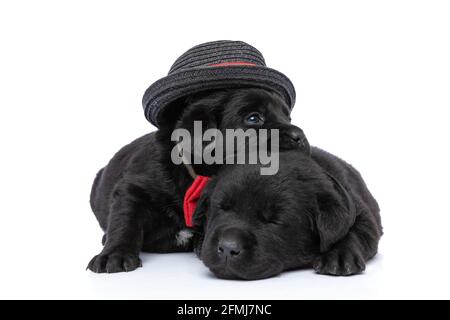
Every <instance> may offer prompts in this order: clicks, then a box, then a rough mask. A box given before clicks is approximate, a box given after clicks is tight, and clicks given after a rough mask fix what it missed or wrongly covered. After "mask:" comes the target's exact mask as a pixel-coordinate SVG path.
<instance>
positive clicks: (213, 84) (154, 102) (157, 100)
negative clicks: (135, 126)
mask: <svg viewBox="0 0 450 320" xmlns="http://www.w3.org/2000/svg"><path fill="white" fill-rule="evenodd" d="M239 87H257V88H263V89H267V90H272V91H275V92H277V93H279V94H280V95H281V97H283V98H284V100H285V101H286V103H287V105H288V106H289V108H290V109H292V108H293V107H294V104H295V89H294V86H293V84H292V83H291V81H290V80H289V78H288V77H286V76H285V75H284V74H282V73H281V72H279V71H277V70H274V69H271V68H267V67H263V66H228V67H198V68H192V69H188V70H180V71H178V72H176V73H172V74H170V75H168V76H167V77H164V78H162V79H160V80H158V81H156V82H155V83H153V84H152V85H151V86H150V87H149V88H148V89H147V90H146V91H145V94H144V97H143V99H142V105H143V107H144V111H145V117H146V118H147V120H148V121H150V122H151V123H152V124H153V125H154V126H156V127H159V125H160V124H161V122H162V121H161V119H160V118H161V115H162V114H163V112H162V111H163V110H164V111H166V110H165V109H166V108H167V106H168V105H169V104H170V103H171V102H173V101H175V100H177V99H180V98H182V97H185V96H188V95H190V94H194V93H198V92H201V91H206V90H212V89H228V88H239Z"/></svg>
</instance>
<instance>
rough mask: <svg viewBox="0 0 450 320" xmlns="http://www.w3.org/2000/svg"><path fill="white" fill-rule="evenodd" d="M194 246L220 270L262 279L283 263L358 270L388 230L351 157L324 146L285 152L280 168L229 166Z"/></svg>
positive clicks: (214, 188) (200, 209) (208, 192)
mask: <svg viewBox="0 0 450 320" xmlns="http://www.w3.org/2000/svg"><path fill="white" fill-rule="evenodd" d="M194 222H195V225H196V227H197V228H198V230H199V231H201V234H202V235H204V236H201V237H199V238H198V239H197V243H196V252H197V254H198V255H199V257H200V258H201V260H203V262H204V263H205V265H206V266H208V267H209V268H210V270H211V271H212V272H213V273H214V274H216V275H217V276H218V277H221V278H239V279H261V278H266V277H270V276H274V275H276V274H278V273H280V272H282V271H283V270H289V269H295V268H307V267H313V268H314V269H315V270H316V271H317V272H318V273H322V274H331V275H351V274H356V273H360V272H362V271H363V270H364V268H365V263H366V261H367V260H369V259H370V258H372V257H373V256H374V255H375V254H376V253H377V247H378V241H379V239H380V237H381V234H382V227H381V220H380V215H379V208H378V204H377V202H376V201H375V199H374V198H373V197H372V195H371V194H370V192H369V190H368V189H367V187H366V185H365V183H364V181H363V179H362V177H361V176H360V174H359V173H358V171H356V170H355V169H354V168H353V167H352V166H351V165H349V164H347V163H346V162H344V161H343V160H341V159H339V158H337V157H335V156H333V155H331V154H329V153H327V152H325V151H323V150H320V149H318V148H312V153H311V156H309V155H306V154H305V153H303V152H298V151H286V152H282V153H280V170H279V172H278V173H277V174H276V175H274V176H261V175H260V172H259V166H258V165H234V166H227V167H225V168H223V169H222V170H221V171H220V172H219V173H218V175H217V176H216V177H214V178H213V179H212V180H211V181H210V182H209V184H208V186H207V187H206V188H205V190H204V191H203V193H202V197H201V199H200V201H199V203H198V206H197V210H196V212H195V215H194Z"/></svg>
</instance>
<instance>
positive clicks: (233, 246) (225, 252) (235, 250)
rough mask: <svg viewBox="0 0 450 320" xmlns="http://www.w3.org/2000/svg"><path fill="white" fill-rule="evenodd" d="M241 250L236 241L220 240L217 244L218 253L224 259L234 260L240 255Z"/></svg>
mask: <svg viewBox="0 0 450 320" xmlns="http://www.w3.org/2000/svg"><path fill="white" fill-rule="evenodd" d="M241 250H242V248H241V245H240V244H239V243H238V242H236V241H231V240H221V241H220V242H219V248H218V252H219V255H222V256H224V257H225V256H226V257H228V258H234V257H236V256H238V255H239V254H240V253H241Z"/></svg>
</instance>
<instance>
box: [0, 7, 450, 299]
mask: <svg viewBox="0 0 450 320" xmlns="http://www.w3.org/2000/svg"><path fill="white" fill-rule="evenodd" d="M449 6H450V5H449V3H448V2H446V1H410V0H408V1H392V0H389V1H370V2H368V1H367V2H366V1H339V2H338V1H308V2H302V1H291V2H283V1H272V2H264V1H254V2H251V1H227V2H217V3H216V2H213V1H198V2H193V1H164V2H162V1H160V2H158V3H156V2H150V1H122V2H118V1H76V2H68V1H39V2H37V1H8V2H6V1H3V2H1V4H0V39H1V42H0V46H1V47H0V139H1V157H0V170H1V179H0V194H1V198H0V199H1V201H0V215H1V221H0V252H1V258H0V298H247V299H253V298H308V299H309V298H363V299H365V298H450V294H449V290H448V288H449V285H450V273H449V272H448V270H447V269H448V266H449V263H450V258H449V250H448V245H449V242H450V241H449V233H450V232H449V230H450V223H449V222H450V212H449V205H448V197H449V187H448V181H449V178H450V177H449V169H448V166H449V163H450V157H449V151H448V149H449V147H448V145H449V143H448V141H447V139H448V137H449V136H450V130H449V119H450V118H449V111H448V110H449V108H450V91H449V89H450V59H449V57H450V41H449V39H450V35H449V33H450V19H449V18H448V17H449V16H450V7H449ZM217 39H240V40H244V41H247V42H249V43H251V44H253V45H255V46H256V47H257V48H258V49H260V50H261V51H262V52H263V54H264V55H265V57H266V61H267V63H268V65H269V66H271V67H274V68H276V69H279V70H281V71H282V72H284V73H286V74H287V75H288V76H289V77H290V78H291V80H292V81H293V82H294V84H295V86H296V88H297V103H296V107H295V109H294V112H293V122H294V123H296V124H298V125H299V126H301V127H302V128H303V129H304V130H305V132H306V133H307V135H308V137H309V140H310V141H311V143H312V144H314V145H317V146H320V147H322V148H324V149H327V150H328V151H330V152H333V153H335V154H337V155H339V156H341V157H343V158H344V159H346V160H348V161H349V162H351V163H352V164H354V165H355V166H356V167H357V168H358V169H359V170H360V171H361V172H362V174H363V176H364V177H365V179H366V181H367V183H368V185H369V187H370V189H371V191H372V192H373V194H374V195H375V197H376V198H377V199H378V201H379V203H380V206H381V209H382V212H381V213H382V218H383V224H384V227H385V236H384V237H383V238H382V241H381V244H380V253H381V254H380V255H379V256H378V257H377V259H376V260H375V261H374V262H372V263H370V264H369V265H368V268H367V271H366V273H365V274H364V275H361V276H355V277H350V278H334V277H327V276H319V275H315V274H314V273H313V272H312V271H310V270H305V271H298V272H289V273H285V274H283V275H281V276H280V277H277V278H273V279H269V280H263V281H257V282H236V281H223V280H218V279H215V278H212V277H211V276H210V275H209V273H208V271H207V269H206V268H205V267H204V266H203V265H202V264H201V262H200V261H199V260H197V259H196V258H195V257H194V255H193V254H167V255H149V254H147V255H143V262H144V267H143V268H142V269H140V270H138V271H136V272H132V273H128V274H116V275H96V274H93V273H90V272H88V271H85V270H84V268H85V267H86V265H87V263H88V261H89V259H90V258H91V257H92V256H93V255H94V254H97V253H98V252H99V251H100V249H101V245H100V240H101V236H102V233H101V231H100V228H99V227H98V224H97V221H96V220H95V218H94V215H93V214H92V213H91V211H90V208H89V205H88V198H89V192H90V186H91V183H92V180H93V178H94V175H95V173H96V172H97V170H98V169H99V168H100V167H102V166H103V165H105V164H106V162H107V161H108V160H109V159H110V157H111V156H112V155H113V154H114V152H116V151H117V150H118V149H119V148H120V147H122V146H123V145H124V144H126V143H128V142H129V141H131V140H133V139H134V138H136V137H138V136H141V135H143V134H145V133H147V132H149V131H151V130H153V128H152V127H151V126H150V125H149V124H148V123H147V122H146V120H145V118H144V116H143V112H142V109H141V97H142V94H143V92H144V90H145V89H146V88H147V86H148V85H150V83H151V82H153V81H155V80H157V79H158V78H160V77H162V76H163V75H164V74H166V73H167V71H168V69H169V67H170V66H171V64H172V62H173V61H174V60H175V59H176V58H177V57H178V56H179V55H180V54H181V53H182V52H184V51H185V50H187V49H188V48H190V47H191V46H193V45H195V44H198V43H201V42H204V41H210V40H217Z"/></svg>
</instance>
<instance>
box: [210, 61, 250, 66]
mask: <svg viewBox="0 0 450 320" xmlns="http://www.w3.org/2000/svg"><path fill="white" fill-rule="evenodd" d="M208 66H210V67H229V66H251V67H254V66H256V63H252V62H245V61H230V62H221V63H215V64H209V65H208Z"/></svg>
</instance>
